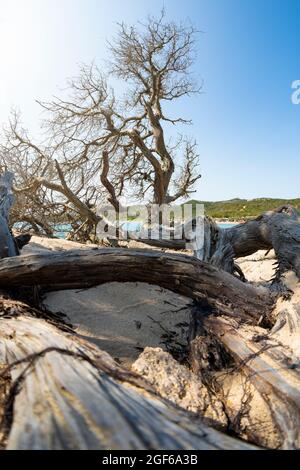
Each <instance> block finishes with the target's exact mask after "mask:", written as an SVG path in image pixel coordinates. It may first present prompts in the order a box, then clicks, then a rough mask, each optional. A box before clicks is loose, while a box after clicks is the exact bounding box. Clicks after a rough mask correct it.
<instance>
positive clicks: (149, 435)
mask: <svg viewBox="0 0 300 470" xmlns="http://www.w3.org/2000/svg"><path fill="white" fill-rule="evenodd" d="M7 302H8V305H7ZM1 303H2V308H1V311H0V337H1V342H0V365H1V370H2V375H1V377H2V379H3V380H4V379H5V377H7V376H8V375H10V377H11V383H9V384H8V385H9V390H10V391H9V393H8V395H7V401H6V406H5V407H4V410H2V411H4V413H2V414H4V421H2V430H3V429H4V436H2V437H3V440H4V441H5V447H6V448H7V449H112V450H113V449H124V450H125V449H126V450H127V449H199V450H200V449H251V448H253V447H252V446H249V445H248V444H246V443H243V442H242V441H239V440H236V439H234V438H232V437H229V436H226V435H225V434H223V433H220V432H218V431H215V430H214V429H212V428H210V427H208V426H207V425H205V424H204V423H203V422H202V421H201V420H200V419H199V418H198V417H197V416H196V415H195V414H191V413H188V412H185V411H184V410H182V409H179V408H177V407H176V406H174V405H173V404H172V403H171V402H169V401H167V400H164V399H162V398H160V397H159V396H157V395H156V394H155V393H154V391H153V389H152V388H151V386H150V384H149V383H147V382H146V381H145V380H143V379H142V378H141V377H140V376H138V375H136V374H134V373H133V372H129V371H127V370H125V369H122V368H121V367H120V366H118V365H117V364H116V363H115V362H114V361H113V360H112V358H111V357H110V356H109V355H108V354H107V353H104V352H102V351H100V350H99V349H98V348H96V347H95V346H93V345H91V344H90V343H87V342H85V341H84V340H82V339H81V338H79V337H78V336H77V335H75V334H72V333H67V332H64V331H62V330H59V329H58V328H57V327H55V326H54V325H52V324H50V323H48V322H46V321H45V320H42V319H37V318H35V317H34V316H32V314H31V312H30V309H28V312H27V314H25V315H24V312H26V309H27V307H26V305H24V304H23V305H22V304H20V303H15V305H12V301H7V300H6V299H5V298H2V299H1ZM6 307H7V308H6ZM4 367H6V368H5V369H3V368H4ZM0 384H1V382H0ZM6 385H7V384H6ZM0 415H1V410H0ZM3 426H4V428H3Z"/></svg>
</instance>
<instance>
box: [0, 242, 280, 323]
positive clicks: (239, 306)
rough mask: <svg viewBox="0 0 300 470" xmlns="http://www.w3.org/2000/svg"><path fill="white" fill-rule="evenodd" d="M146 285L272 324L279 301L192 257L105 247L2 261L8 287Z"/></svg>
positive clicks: (1, 280)
mask: <svg viewBox="0 0 300 470" xmlns="http://www.w3.org/2000/svg"><path fill="white" fill-rule="evenodd" d="M112 281H121V282H126V281H128V282H132V281H143V282H148V283H150V284H156V285H159V286H161V287H164V288H166V289H169V290H172V291H174V292H178V293H180V294H183V295H185V296H187V297H191V298H193V299H196V300H198V301H204V302H205V303H206V304H208V305H209V306H210V307H211V308H212V309H213V311H214V312H215V313H223V314H227V315H229V316H234V317H237V318H241V319H244V320H250V321H251V322H254V323H257V322H258V321H262V319H264V320H265V322H267V321H268V315H269V314H270V313H271V311H272V309H273V307H274V301H275V299H274V297H272V295H271V294H270V292H269V291H268V289H265V288H256V287H254V286H251V285H250V284H244V283H242V282H240V281H239V280H238V279H236V278H235V277H233V276H231V275H230V274H228V273H226V272H224V271H221V270H218V269H216V268H214V267H213V266H211V265H209V264H208V263H205V262H202V261H199V260H197V259H196V258H192V257H190V256H184V255H177V254H176V255H170V254H164V253H161V252H155V251H153V250H149V251H144V250H129V249H107V248H104V249H100V250H90V251H88V250H84V251H68V252H63V253H54V254H52V253H51V254H50V255H48V254H47V255H44V254H43V255H27V256H22V257H18V258H7V259H5V260H2V261H1V263H0V286H1V287H3V288H5V287H6V288H7V287H8V286H9V287H18V286H22V285H23V286H31V285H35V284H38V285H40V286H43V287H44V288H45V289H46V290H49V289H51V290H60V289H72V288H83V287H90V286H94V285H98V284H103V283H106V282H112Z"/></svg>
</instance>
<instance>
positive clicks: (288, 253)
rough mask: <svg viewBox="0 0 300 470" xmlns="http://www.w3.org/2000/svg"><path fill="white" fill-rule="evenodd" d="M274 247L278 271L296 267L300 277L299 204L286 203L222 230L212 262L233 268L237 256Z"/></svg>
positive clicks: (281, 271) (282, 271)
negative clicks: (292, 205)
mask: <svg viewBox="0 0 300 470" xmlns="http://www.w3.org/2000/svg"><path fill="white" fill-rule="evenodd" d="M271 249H274V250H275V254H276V257H277V259H278V263H279V269H278V275H279V276H280V275H281V274H282V273H284V272H285V271H286V270H288V269H293V270H294V271H295V272H296V274H297V276H298V278H300V214H299V213H298V211H297V210H296V209H295V208H293V207H291V206H283V207H280V208H278V209H275V210H273V211H269V212H266V213H264V214H262V215H261V216H259V217H257V218H256V219H254V220H250V221H248V222H246V223H244V224H240V225H236V226H234V227H232V228H230V229H227V230H220V231H219V234H218V241H217V243H216V248H215V252H214V253H213V255H212V257H211V260H210V262H211V263H212V264H213V265H214V266H217V267H219V268H222V269H224V270H225V271H227V272H233V271H234V259H236V258H240V257H243V256H248V255H251V254H253V253H255V252H256V251H258V250H271Z"/></svg>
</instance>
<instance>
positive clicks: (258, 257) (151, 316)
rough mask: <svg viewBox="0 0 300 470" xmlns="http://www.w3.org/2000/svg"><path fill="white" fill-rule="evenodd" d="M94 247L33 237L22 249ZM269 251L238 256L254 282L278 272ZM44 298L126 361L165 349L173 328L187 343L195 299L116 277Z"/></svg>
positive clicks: (81, 330)
mask: <svg viewBox="0 0 300 470" xmlns="http://www.w3.org/2000/svg"><path fill="white" fill-rule="evenodd" d="M94 246H95V245H81V244H80V243H75V242H69V241H66V240H57V239H55V240H53V239H48V238H40V237H32V240H31V242H30V243H29V245H27V246H26V247H24V249H23V250H22V254H29V253H43V252H49V251H62V250H70V249H78V248H83V249H88V248H91V247H94ZM264 255H265V252H258V253H256V254H255V255H252V256H250V257H248V258H243V259H241V260H239V264H240V266H241V268H242V269H243V271H244V273H245V275H246V277H247V279H249V280H250V281H252V282H258V283H262V282H265V281H268V280H269V279H270V278H271V277H272V275H273V266H272V264H273V263H274V253H270V254H269V255H268V257H267V258H264ZM44 302H45V305H47V307H48V308H49V309H50V310H52V311H60V312H63V313H65V314H67V315H68V317H69V319H70V321H71V322H72V324H73V325H74V327H75V328H76V330H77V332H78V333H79V334H81V335H82V336H84V337H85V338H87V339H89V340H90V341H92V342H94V343H96V344H97V345H98V346H99V347H100V348H102V349H104V350H106V351H107V352H109V353H110V354H111V355H112V356H113V357H114V358H115V359H118V360H119V361H120V362H122V363H124V364H127V365H129V364H130V363H132V362H133V361H134V360H135V359H136V358H137V357H138V356H139V354H140V353H141V351H142V350H143V349H144V348H145V347H146V346H150V347H161V348H163V349H165V350H166V349H167V348H166V344H164V343H165V340H166V335H168V339H169V341H170V332H172V333H171V335H172V341H171V343H172V345H173V347H174V346H175V347H176V346H178V344H177V343H180V344H184V343H185V342H186V334H187V324H188V321H189V314H190V309H191V300H190V299H188V298H186V297H183V296H181V295H177V294H175V293H173V292H170V291H168V290H166V289H162V288H160V287H158V286H151V285H149V284H145V283H116V282H113V283H107V284H104V285H102V286H98V287H94V288H92V289H85V290H68V291H60V292H51V293H49V294H48V295H47V296H46V298H45V301H44ZM168 332H169V334H168ZM169 341H168V344H169Z"/></svg>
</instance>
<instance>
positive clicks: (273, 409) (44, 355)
mask: <svg viewBox="0 0 300 470" xmlns="http://www.w3.org/2000/svg"><path fill="white" fill-rule="evenodd" d="M5 180H6V178H4V181H5ZM2 187H3V188H4V189H3V191H4V192H3V194H4V198H3V205H2V207H3V208H4V210H3V212H2V218H1V221H0V222H1V227H2V232H1V239H0V242H1V244H2V247H4V249H3V252H2V257H3V258H5V259H2V261H1V262H0V285H1V288H2V293H1V296H0V418H1V430H0V438H1V446H2V447H3V448H7V449H29V448H30V449H247V448H252V446H251V445H250V444H248V443H246V442H243V441H241V440H238V439H236V438H233V437H232V436H229V435H227V434H226V432H225V431H226V430H228V431H230V432H231V434H232V433H233V432H234V433H235V434H236V435H237V436H240V437H242V438H243V439H247V440H248V441H250V442H251V443H254V444H257V445H259V446H262V447H271V448H299V445H300V426H299V425H300V410H299V407H300V396H299V393H298V390H299V387H300V377H299V374H298V364H299V362H300V348H299V341H298V338H299V325H300V321H299V297H300V295H299V291H298V290H297V289H298V278H299V241H300V240H299V216H298V214H297V213H296V212H295V211H293V210H291V209H290V208H289V209H280V210H277V211H274V212H271V213H267V214H264V215H263V216H262V217H260V218H258V219H256V220H255V221H251V222H248V223H247V224H245V225H244V226H237V227H234V228H233V229H229V231H225V232H224V233H223V232H222V234H220V232H219V230H218V229H217V228H216V226H215V225H214V224H213V223H210V222H208V223H207V228H206V240H205V245H204V248H203V249H202V252H201V254H200V253H198V255H199V257H200V256H201V257H202V258H203V259H204V260H205V261H201V260H199V259H196V258H193V257H188V256H183V255H169V254H163V253H161V252H155V251H140V250H127V249H101V250H90V251H84V252H81V251H76V252H67V253H57V254H53V255H29V256H21V257H20V256H16V255H17V254H18V253H19V251H18V248H17V246H19V247H22V245H24V244H25V243H27V242H28V241H29V239H28V237H25V238H24V237H23V238H19V239H18V240H17V241H15V240H14V238H13V237H12V235H11V233H10V231H9V229H8V224H7V219H8V210H9V207H10V203H11V198H10V196H9V194H10V189H9V188H10V184H9V183H8V184H7V185H6V183H4V184H3V185H2ZM7 201H8V202H9V203H7ZM247 238H248V239H249V242H248V241H247ZM247 246H248V248H247ZM260 248H264V249H270V248H274V249H275V253H276V255H277V257H278V261H279V270H278V278H277V280H279V277H281V279H280V281H281V282H283V283H286V284H287V286H288V289H289V291H286V292H289V295H290V296H292V291H293V290H294V291H295V293H294V295H293V296H292V299H290V300H288V299H287V298H282V299H279V300H278V301H277V306H276V308H275V304H276V300H277V298H278V296H279V292H280V291H276V290H275V291H274V290H272V291H271V290H270V289H268V288H266V287H265V288H262V287H260V288H258V287H255V286H252V285H250V284H248V283H245V282H242V281H240V280H239V279H237V278H236V277H235V276H232V274H230V273H232V272H235V271H236V267H235V265H234V259H235V258H237V257H239V256H244V255H245V254H249V253H250V252H251V253H252V252H254V251H256V250H257V249H260ZM207 261H210V262H211V264H209V263H208V262H207ZM212 264H214V265H215V266H212ZM222 267H223V268H225V270H227V271H229V273H228V272H225V271H224V270H222V269H220V268H222ZM288 269H290V270H291V271H290V272H289V273H286V274H285V276H283V273H284V272H286V271H287V270H288ZM293 272H294V273H293ZM239 274H240V275H241V273H240V272H239ZM297 276H298V278H297ZM291 278H292V279H293V284H291ZM110 281H118V282H122V281H144V282H148V283H153V284H158V285H160V286H162V287H165V288H168V289H170V290H173V291H174V292H178V293H181V294H184V295H186V296H188V297H191V298H192V299H194V301H195V302H194V309H193V316H192V319H191V327H190V365H191V368H192V370H193V373H194V374H195V376H194V378H193V377H192V375H191V374H192V372H190V373H189V374H190V375H189V377H191V380H192V381H193V383H195V384H196V382H197V380H198V381H200V382H199V383H200V385H199V390H201V393H203V396H204V397H206V398H207V399H209V402H210V403H212V404H217V406H218V409H219V410H222V413H223V416H225V417H226V419H225V422H226V424H225V429H224V422H223V430H224V432H220V431H219V430H216V429H214V427H213V426H214V422H213V420H212V419H210V420H208V419H207V416H206V415H205V412H203V416H202V417H201V414H202V411H201V407H200V409H199V411H198V412H197V413H190V412H188V411H185V410H184V409H181V408H179V407H178V406H175V405H174V404H172V403H171V402H170V401H168V400H166V398H162V396H164V397H166V396H167V395H166V387H164V384H163V383H159V377H158V376H157V377H155V387H154V386H152V385H150V382H149V381H147V379H145V378H143V377H142V375H143V372H142V371H141V370H140V374H136V373H134V372H132V371H129V370H126V369H124V368H122V367H120V366H119V365H118V364H116V363H115V362H114V360H113V359H112V358H111V357H110V356H109V355H108V354H106V353H105V352H103V351H100V350H99V349H98V348H96V347H95V346H93V345H91V344H90V343H88V342H86V341H84V340H83V339H82V338H80V337H79V336H77V335H76V334H75V333H74V332H73V331H72V330H71V329H70V328H69V327H68V326H67V325H66V324H65V323H64V322H63V321H62V319H60V318H59V316H58V315H50V314H49V313H47V312H42V311H39V310H36V309H35V308H33V307H31V306H30V305H28V304H26V303H23V302H20V301H17V300H15V299H14V294H16V295H18V297H20V292H21V291H22V287H28V286H35V285H40V286H42V288H43V289H44V290H49V289H67V288H72V287H89V286H92V285H97V284H100V283H104V282H110ZM8 290H9V293H8ZM166 364H168V361H166ZM160 367H161V368H163V367H164V365H163V364H160ZM166 367H169V365H168V366H166ZM175 369H177V368H176V367H174V369H173V370H174V373H175ZM178 373H181V372H180V371H179V372H178ZM182 373H183V376H184V377H186V376H187V375H186V373H185V372H182ZM161 376H162V377H163V376H164V374H161ZM148 378H149V379H150V375H149V374H148ZM195 386H196V385H195ZM197 386H198V385H197ZM199 393H200V392H199ZM206 398H205V399H206ZM173 401H175V403H177V404H179V405H180V406H184V405H183V404H182V403H181V402H180V401H176V400H173ZM222 413H221V414H222ZM215 424H216V426H217V427H218V428H219V426H220V423H215Z"/></svg>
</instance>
